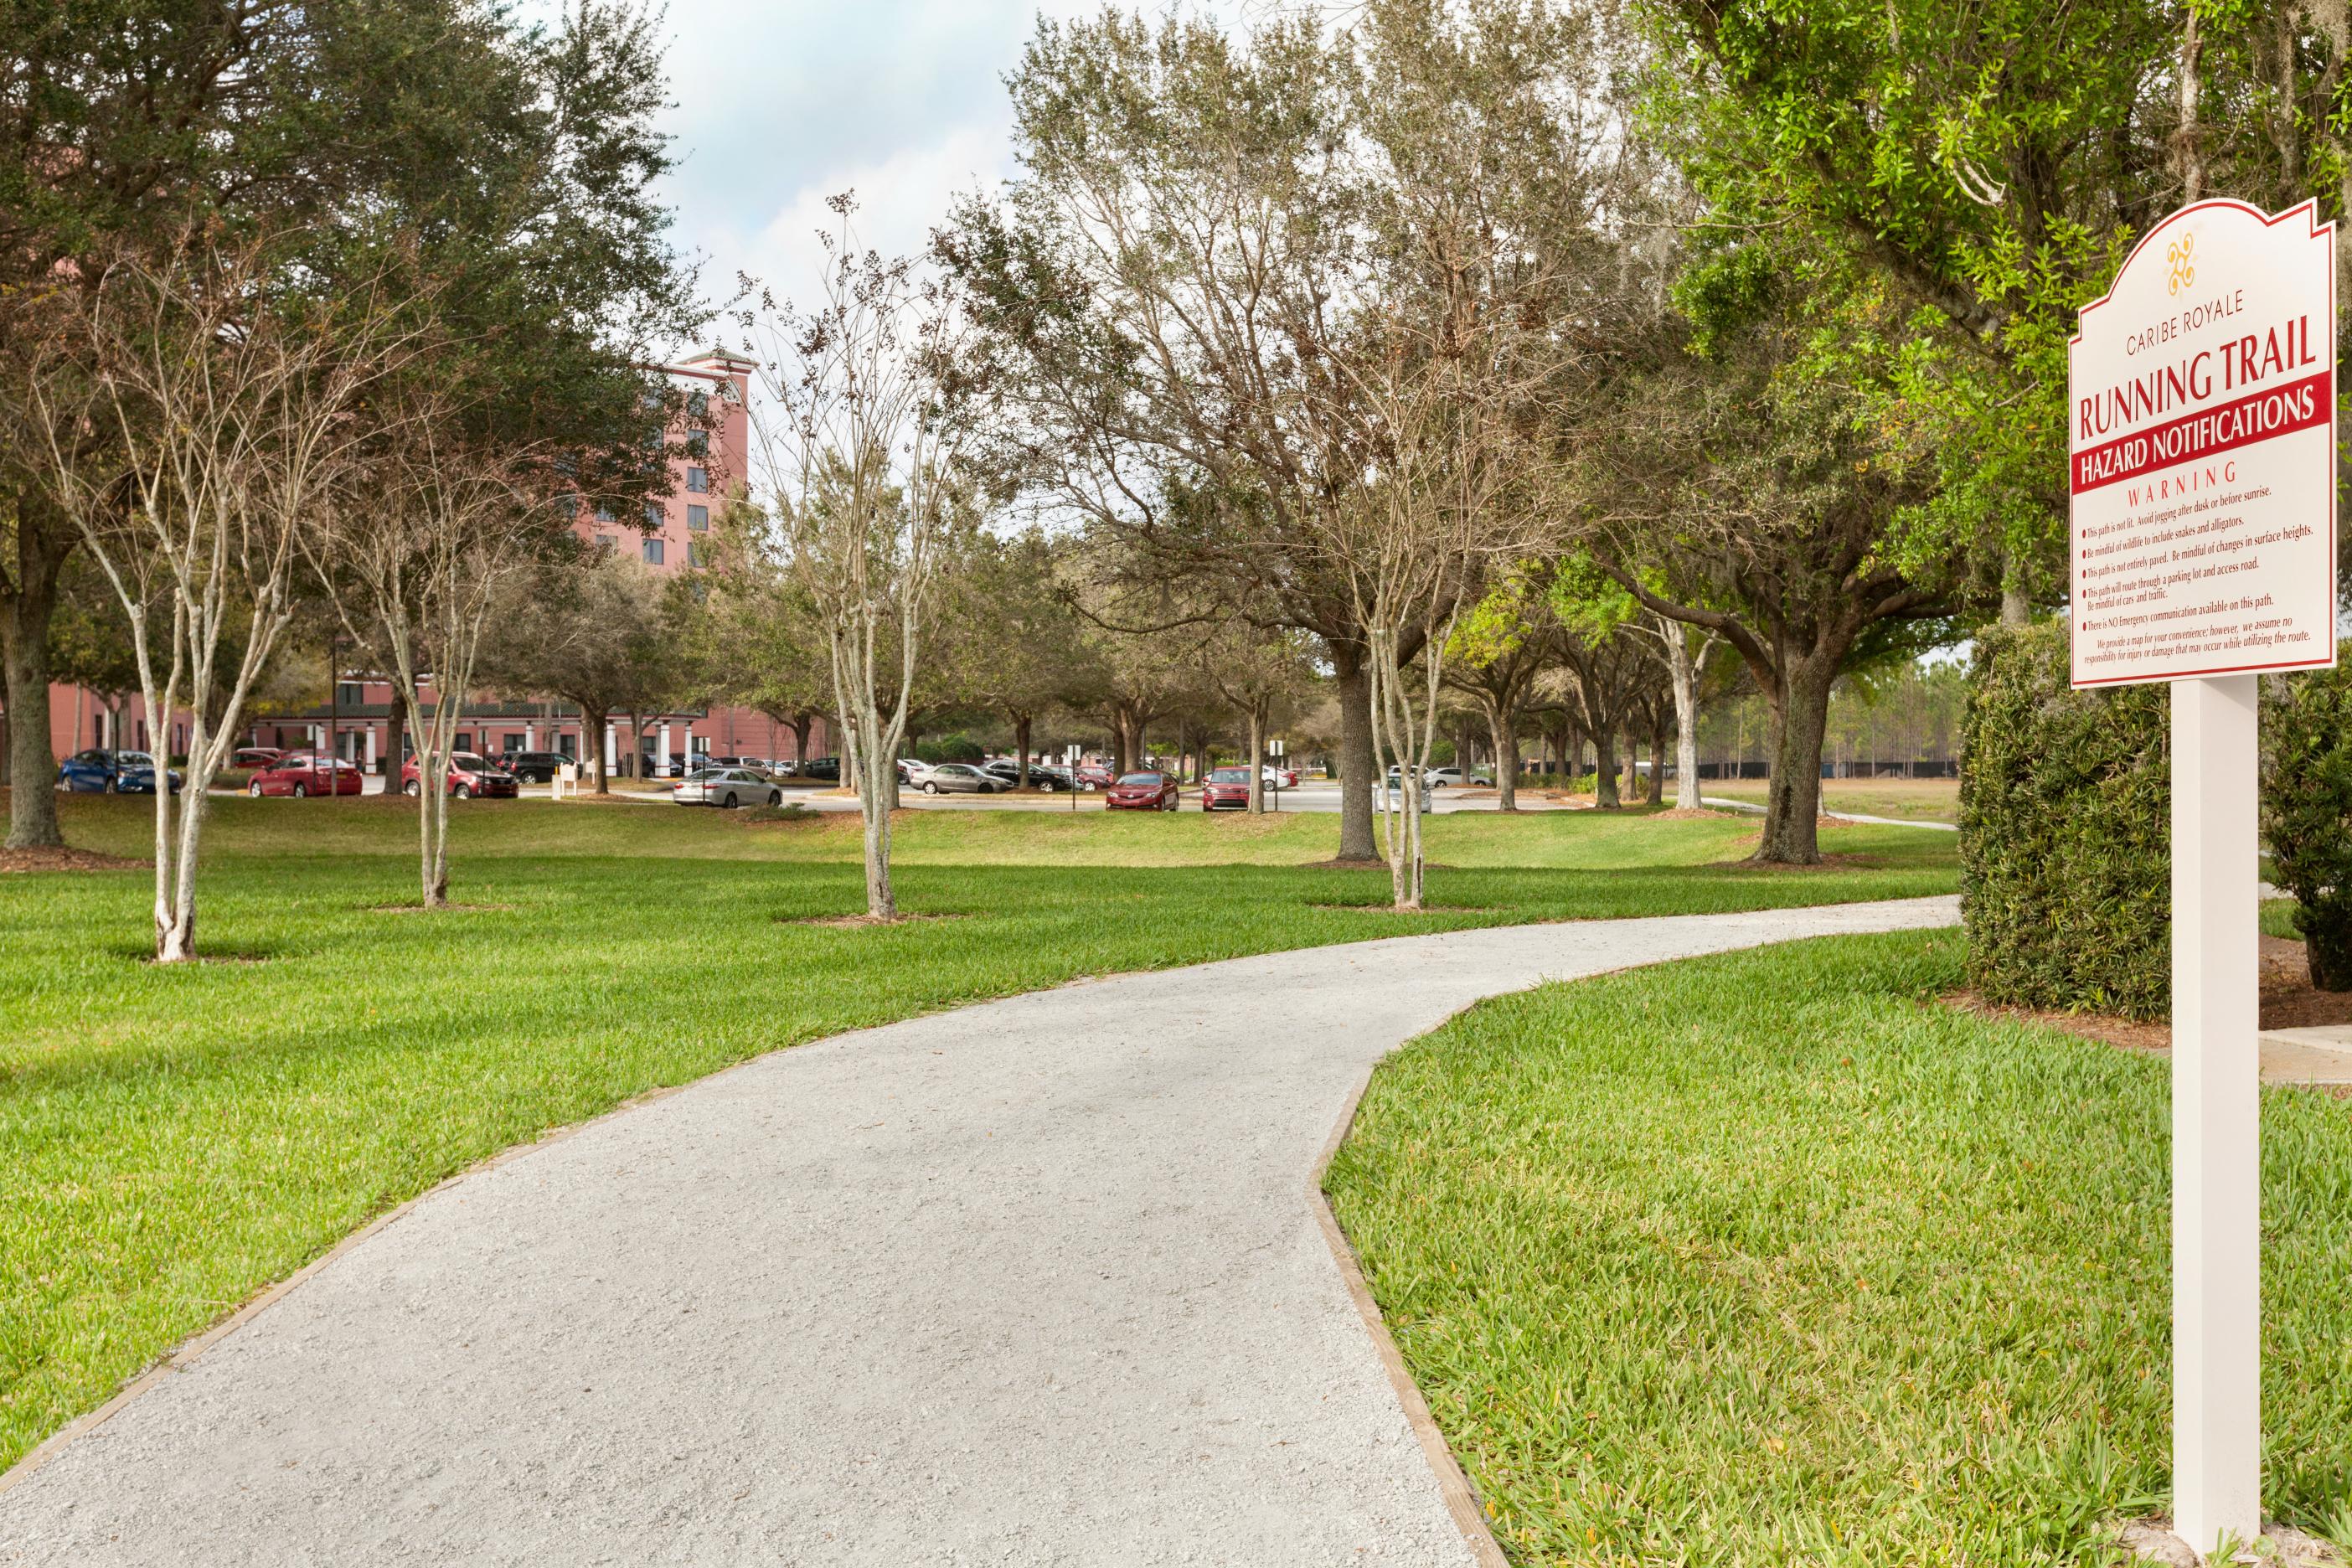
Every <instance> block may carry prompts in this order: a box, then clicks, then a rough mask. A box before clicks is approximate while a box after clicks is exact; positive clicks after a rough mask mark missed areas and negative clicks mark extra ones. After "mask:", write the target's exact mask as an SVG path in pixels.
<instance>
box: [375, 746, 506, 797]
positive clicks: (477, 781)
mask: <svg viewBox="0 0 2352 1568" xmlns="http://www.w3.org/2000/svg"><path fill="white" fill-rule="evenodd" d="M416 781H417V769H416V759H415V757H411V758H409V759H408V762H407V764H406V765H405V766H404V767H403V768H402V769H401V770H400V793H401V794H403V795H415V794H416V793H417V790H418V789H419V787H420V786H419V784H417V782H416ZM449 793H450V794H451V795H456V796H457V798H458V799H459V800H465V799H467V798H469V797H470V796H473V795H485V796H492V797H497V796H503V797H505V798H506V799H509V800H512V799H513V798H514V797H515V796H516V795H520V794H521V793H522V790H521V781H520V779H517V778H516V777H515V776H514V774H512V773H509V772H508V771H507V770H506V769H504V768H502V767H499V766H498V765H497V764H496V763H492V762H490V761H489V760H488V758H485V757H483V756H481V755H480V754H478V753H477V752H451V753H450V754H449Z"/></svg>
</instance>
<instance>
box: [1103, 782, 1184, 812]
mask: <svg viewBox="0 0 2352 1568" xmlns="http://www.w3.org/2000/svg"><path fill="white" fill-rule="evenodd" d="M1103 807H1104V809H1105V810H1108V811H1173V810H1175V809H1176V781H1175V779H1174V778H1172V777H1171V776H1170V775H1169V774H1167V773H1121V774H1119V775H1118V783H1116V784H1112V785H1111V786H1110V795H1109V797H1108V799H1106V800H1105V801H1104V802H1103Z"/></svg>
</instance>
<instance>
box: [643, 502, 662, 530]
mask: <svg viewBox="0 0 2352 1568" xmlns="http://www.w3.org/2000/svg"><path fill="white" fill-rule="evenodd" d="M661 525H662V507H661V502H659V501H657V500H649V501H647V502H646V527H647V528H659V527H660V526H661Z"/></svg>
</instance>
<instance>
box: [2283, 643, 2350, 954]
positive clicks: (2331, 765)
mask: <svg viewBox="0 0 2352 1568" xmlns="http://www.w3.org/2000/svg"><path fill="white" fill-rule="evenodd" d="M2336 659H2337V663H2336V668H2334V669H2314V670H2306V671H2305V672H2303V673H2302V674H2299V675H2290V676H2285V677H2283V678H2281V679H2271V680H2265V681H2263V762H2264V763H2265V764H2266V766H2265V767H2264V770H2263V772H2264V779H2263V839H2264V840H2265V841H2266V842H2268V843H2269V845H2270V847H2271V855H2272V859H2271V865H2270V872H2269V875H2270V879H2271V880H2272V881H2273V882H2275V883H2277V884H2278V885H2279V886H2280V887H2282V888H2284V889H2286V890H2287V891H2288V892H2290V893H2293V894H2294V897H2295V904H2296V908H2295V911H2294V924H2295V929H2296V930H2297V931H2301V932H2302V933H2303V949H2304V953H2305V957H2307V958H2308V959H2309V961H2310V963H2311V983H2312V984H2314V985H2316V986H2317V987H2319V989H2321V990H2322V991H2352V642H2347V643H2346V644H2344V645H2343V646H2342V647H2340V648H2338V649H2337V650H2336Z"/></svg>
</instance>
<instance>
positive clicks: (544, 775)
mask: <svg viewBox="0 0 2352 1568" xmlns="http://www.w3.org/2000/svg"><path fill="white" fill-rule="evenodd" d="M499 761H500V762H502V763H505V764H506V765H507V771H508V772H509V773H512V774H514V776H515V777H517V778H519V779H520V780H522V781H523V783H525V784H547V783H550V782H551V781H552V780H553V779H554V777H555V770H556V769H558V768H560V767H562V765H563V764H564V763H568V762H570V761H572V759H571V758H570V757H567V756H565V755H564V754H563V753H562V752H508V753H507V754H506V755H505V756H503V757H500V758H499Z"/></svg>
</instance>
